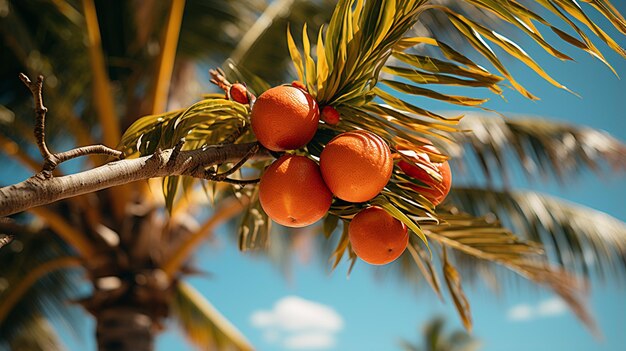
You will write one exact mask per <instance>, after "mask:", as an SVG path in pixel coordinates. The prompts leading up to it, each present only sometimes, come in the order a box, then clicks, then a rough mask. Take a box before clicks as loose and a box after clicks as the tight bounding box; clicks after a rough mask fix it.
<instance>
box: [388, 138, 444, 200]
mask: <svg viewBox="0 0 626 351" xmlns="http://www.w3.org/2000/svg"><path fill="white" fill-rule="evenodd" d="M423 148H425V149H427V150H428V151H431V152H433V153H436V154H441V152H439V150H438V149H437V148H435V147H434V146H433V145H425V146H424V147H423ZM411 158H412V160H413V161H414V162H413V163H409V162H406V161H404V160H401V161H400V162H398V167H400V169H402V171H403V172H404V173H405V174H406V175H408V176H409V177H412V178H415V179H417V180H419V181H420V182H422V183H424V184H426V185H427V186H419V185H415V184H411V185H410V187H411V188H413V189H414V190H415V191H417V192H419V193H420V194H422V196H424V197H425V198H427V199H428V201H430V202H431V203H432V204H433V205H434V206H437V205H439V204H440V203H441V202H442V201H443V200H444V199H445V198H446V196H448V193H449V192H450V188H451V187H452V171H451V170H450V164H449V163H448V161H445V162H441V163H437V162H431V161H430V158H429V157H428V154H425V153H417V154H416V156H415V157H411ZM426 168H430V169H431V170H434V171H435V172H437V173H439V175H440V176H441V182H439V181H437V180H436V179H434V178H433V177H432V176H431V175H430V174H428V172H427V171H426Z"/></svg>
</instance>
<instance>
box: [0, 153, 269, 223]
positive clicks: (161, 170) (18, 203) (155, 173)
mask: <svg viewBox="0 0 626 351" xmlns="http://www.w3.org/2000/svg"><path fill="white" fill-rule="evenodd" d="M256 148H258V144H257V143H256V142H255V143H247V144H229V145H215V146H208V147H205V148H203V149H198V150H191V151H180V152H174V151H175V150H174V149H167V150H159V151H157V152H155V153H154V154H153V155H150V156H144V157H139V158H135V159H124V160H120V161H114V162H110V163H107V164H105V165H103V166H100V167H97V168H94V169H90V170H87V171H83V172H80V173H76V174H71V175H66V176H62V177H54V178H41V177H37V176H33V177H31V178H29V179H27V180H25V181H23V182H21V183H17V184H14V185H9V186H6V187H4V188H0V216H7V215H10V214H14V213H17V212H21V211H24V210H27V209H29V208H32V207H37V206H42V205H46V204H49V203H51V202H54V201H58V200H62V199H65V198H69V197H73V196H78V195H82V194H86V193H90V192H94V191H98V190H102V189H105V188H109V187H113V186H116V185H121V184H126V183H131V182H134V181H138V180H144V179H149V178H157V177H165V176H171V175H188V176H192V177H198V178H205V171H204V170H205V169H206V168H207V167H210V166H213V165H219V164H222V163H229V162H239V161H240V160H242V159H244V158H246V157H249V156H250V151H251V150H253V149H256ZM255 157H269V154H268V152H267V150H265V149H260V150H258V151H256V153H255ZM254 181H257V180H254ZM244 182H245V181H244ZM243 184H245V183H243Z"/></svg>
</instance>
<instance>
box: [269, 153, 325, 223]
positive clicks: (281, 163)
mask: <svg viewBox="0 0 626 351" xmlns="http://www.w3.org/2000/svg"><path fill="white" fill-rule="evenodd" d="M259 200H260V201H261V206H262V207H263V210H265V213H267V215H268V216H269V217H270V218H271V219H273V220H274V222H276V223H278V224H282V225H284V226H287V227H304V226H307V225H309V224H313V223H315V222H317V221H318V220H319V219H321V218H322V217H324V215H325V214H326V212H328V209H329V208H330V203H331V202H332V200H333V194H332V193H331V192H330V190H328V187H327V186H326V184H325V183H324V180H323V179H322V175H321V174H320V169H319V166H318V165H317V163H315V162H313V161H311V160H310V159H308V158H306V157H304V156H296V155H284V156H282V157H280V158H279V159H278V160H276V161H274V163H272V164H271V165H270V166H269V167H268V168H267V170H266V171H265V173H264V174H263V176H262V177H261V182H260V184H259Z"/></svg>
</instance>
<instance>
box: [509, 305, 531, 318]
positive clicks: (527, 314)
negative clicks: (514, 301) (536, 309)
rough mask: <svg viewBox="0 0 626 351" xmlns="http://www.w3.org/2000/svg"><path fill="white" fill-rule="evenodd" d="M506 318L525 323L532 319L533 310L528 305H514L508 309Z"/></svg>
mask: <svg viewBox="0 0 626 351" xmlns="http://www.w3.org/2000/svg"><path fill="white" fill-rule="evenodd" d="M507 316H508V317H509V319H510V320H512V321H525V320H528V319H531V318H532V317H533V308H532V307H531V306H529V305H526V304H522V305H516V306H513V307H511V309H509V312H508V313H507Z"/></svg>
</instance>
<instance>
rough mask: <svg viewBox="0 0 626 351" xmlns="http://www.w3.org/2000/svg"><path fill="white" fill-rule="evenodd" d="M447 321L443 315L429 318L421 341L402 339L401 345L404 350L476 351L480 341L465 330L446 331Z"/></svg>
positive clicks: (423, 328)
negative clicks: (413, 341) (412, 341)
mask: <svg viewBox="0 0 626 351" xmlns="http://www.w3.org/2000/svg"><path fill="white" fill-rule="evenodd" d="M445 324H446V321H445V319H443V317H435V318H433V319H431V320H429V321H428V322H427V323H426V324H425V325H424V326H423V327H422V333H421V337H422V338H421V339H422V342H421V343H415V344H413V343H411V342H409V341H406V340H402V341H401V343H400V345H401V347H402V349H403V350H404V351H476V350H479V349H480V342H479V341H478V340H476V339H475V338H473V337H472V336H471V335H469V334H468V333H467V332H466V331H464V330H455V331H453V332H449V333H448V332H446V330H445Z"/></svg>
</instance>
